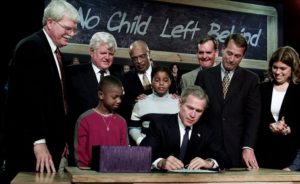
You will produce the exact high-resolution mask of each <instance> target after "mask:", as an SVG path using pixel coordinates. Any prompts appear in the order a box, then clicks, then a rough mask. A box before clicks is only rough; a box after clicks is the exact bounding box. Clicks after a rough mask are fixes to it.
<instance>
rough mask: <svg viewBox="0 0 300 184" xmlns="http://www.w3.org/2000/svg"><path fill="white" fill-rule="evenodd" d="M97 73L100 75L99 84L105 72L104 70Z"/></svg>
mask: <svg viewBox="0 0 300 184" xmlns="http://www.w3.org/2000/svg"><path fill="white" fill-rule="evenodd" d="M99 73H100V80H99V83H100V81H101V80H102V79H103V77H104V74H105V73H106V71H105V70H99Z"/></svg>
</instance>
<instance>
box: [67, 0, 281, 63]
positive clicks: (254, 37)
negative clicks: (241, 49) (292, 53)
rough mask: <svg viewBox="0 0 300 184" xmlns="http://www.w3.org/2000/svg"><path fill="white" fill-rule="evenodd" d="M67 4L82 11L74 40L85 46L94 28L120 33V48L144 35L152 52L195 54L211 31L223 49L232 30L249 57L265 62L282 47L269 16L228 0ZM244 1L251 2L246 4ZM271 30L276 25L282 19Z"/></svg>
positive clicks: (78, 0) (104, 0)
mask: <svg viewBox="0 0 300 184" xmlns="http://www.w3.org/2000/svg"><path fill="white" fill-rule="evenodd" d="M68 2H70V3H71V4H73V5H74V6H75V7H76V8H77V9H78V11H79V13H80V16H81V23H80V24H79V26H78V28H79V31H80V32H79V34H78V35H76V36H75V37H74V38H73V39H72V41H71V42H72V43H75V44H84V45H86V44H88V43H89V40H90V38H91V36H92V35H93V34H94V33H95V32H98V31H106V32H110V33H111V34H113V35H114V36H115V38H116V40H117V43H118V46H119V47H121V48H128V47H129V45H130V43H132V42H133V41H134V40H137V39H142V40H145V41H146V42H147V43H148V45H149V47H150V49H151V50H157V51H163V52H171V53H173V52H174V53H186V54H195V53H196V42H197V39H199V38H200V37H203V36H205V35H206V34H208V35H213V36H215V37H216V38H217V39H218V41H219V43H220V48H222V44H223V43H224V40H225V38H226V37H227V36H228V35H229V34H230V33H242V34H244V36H245V37H246V39H247V41H248V45H249V47H248V51H247V53H246V55H245V58H246V59H250V60H258V61H266V60H267V58H268V57H269V55H270V52H271V51H272V50H274V49H275V48H276V47H277V30H270V27H269V25H270V20H271V19H270V15H269V14H266V15H265V14H263V13H258V14H257V13H253V12H252V11H246V12H241V11H236V10H234V9H235V8H236V7H238V6H234V7H233V8H226V9H222V7H221V8H220V6H219V5H218V2H219V4H220V2H222V3H224V1H222V0H219V1H215V0H211V1H210V3H212V2H214V3H215V5H218V6H214V4H213V5H212V7H207V6H206V7H201V0H199V1H198V2H197V4H198V5H197V6H192V5H191V4H193V3H190V4H189V5H186V4H178V3H170V2H165V1H164V2H162V1H153V0H152V1H146V0H121V1H120V0H109V1H107V0H68ZM186 2H195V1H191V0H190V1H186ZM199 2H200V3H199ZM203 2H204V3H203V4H205V2H207V1H203ZM199 4H200V6H199ZM240 4H241V5H243V6H245V5H246V6H247V4H246V3H240ZM216 7H218V8H216ZM247 8H248V9H249V8H250V9H251V7H249V6H248V7H247ZM241 9H242V6H241ZM274 17H275V18H277V14H275V16H271V18H272V20H273V22H274ZM275 21H277V19H276V20H275ZM272 28H276V29H277V23H275V26H273V27H272ZM272 31H273V32H274V31H275V34H274V33H272ZM270 39H271V42H270ZM270 43H272V44H270ZM220 50H221V49H220Z"/></svg>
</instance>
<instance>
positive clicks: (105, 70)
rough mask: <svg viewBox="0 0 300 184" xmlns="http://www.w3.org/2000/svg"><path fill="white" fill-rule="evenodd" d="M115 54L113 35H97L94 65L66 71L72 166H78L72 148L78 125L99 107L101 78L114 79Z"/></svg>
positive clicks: (91, 49)
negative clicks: (112, 76) (80, 119)
mask: <svg viewBox="0 0 300 184" xmlns="http://www.w3.org/2000/svg"><path fill="white" fill-rule="evenodd" d="M116 50H117V42H116V39H115V38H114V36H113V35H112V34H110V33H107V32H97V33H95V34H94V35H93V36H92V38H91V40H90V44H89V54H90V57H91V62H89V63H84V64H78V65H71V66H69V67H67V71H66V73H67V89H68V98H69V105H68V107H69V114H68V121H69V126H68V131H69V135H68V137H69V141H68V142H69V145H70V153H71V154H70V157H69V165H73V164H75V163H74V159H73V156H74V155H73V146H72V145H73V136H74V126H75V124H76V121H77V119H78V117H79V116H80V115H81V114H82V113H84V112H85V111H87V110H89V109H91V108H94V107H96V106H97V105H98V93H97V91H98V90H97V89H98V83H99V82H100V80H101V78H102V77H104V76H107V75H111V71H110V70H109V68H110V67H111V65H112V64H113V60H114V54H115V52H116Z"/></svg>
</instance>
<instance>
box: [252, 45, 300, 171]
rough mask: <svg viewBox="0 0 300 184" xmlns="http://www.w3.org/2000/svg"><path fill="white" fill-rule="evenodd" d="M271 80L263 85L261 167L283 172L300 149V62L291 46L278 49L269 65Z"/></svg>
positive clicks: (259, 158)
mask: <svg viewBox="0 0 300 184" xmlns="http://www.w3.org/2000/svg"><path fill="white" fill-rule="evenodd" d="M268 71H269V74H270V77H271V80H270V81H269V82H265V83H262V84H261V86H260V89H261V100H262V113H261V124H260V129H259V136H258V144H257V146H258V149H257V157H258V161H259V164H260V167H264V168H273V169H283V168H285V167H288V166H289V165H290V164H291V163H292V162H293V160H294V158H295V156H296V154H297V150H298V149H299V146H300V141H299V140H300V116H299V110H298V108H297V106H299V104H300V95H299V94H300V85H299V84H298V83H299V82H300V61H299V55H298V53H297V52H296V51H295V50H294V49H293V48H292V47H289V46H285V47H281V48H279V49H277V50H276V51H275V52H274V53H273V55H272V57H271V59H270V61H269V69H268Z"/></svg>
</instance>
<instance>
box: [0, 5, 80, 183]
mask: <svg viewBox="0 0 300 184" xmlns="http://www.w3.org/2000/svg"><path fill="white" fill-rule="evenodd" d="M79 21H80V17H79V14H78V12H77V10H76V9H75V8H74V7H73V6H72V5H71V4H69V3H67V2H66V1H52V2H50V4H49V5H48V6H47V7H46V9H45V11H44V17H43V25H44V27H43V29H42V30H40V31H39V32H37V33H34V34H32V35H30V36H29V37H27V38H25V39H23V40H21V41H20V42H19V43H18V45H17V46H16V49H15V52H14V56H13V59H12V61H11V63H10V66H9V81H8V98H7V104H6V109H5V144H6V147H7V156H6V171H7V175H8V178H9V180H10V179H12V178H13V177H14V176H15V175H16V174H17V173H18V172H19V171H38V172H48V173H50V172H56V171H57V170H58V168H59V164H60V162H61V159H62V156H63V155H65V153H66V151H65V149H66V146H65V145H66V137H65V135H66V132H65V127H66V126H65V125H66V121H65V118H66V110H67V107H66V106H65V104H66V103H65V101H66V99H65V96H64V94H65V93H64V88H65V86H64V70H63V65H62V63H61V62H62V58H61V57H60V52H59V50H57V48H58V47H63V46H65V45H67V44H68V42H69V39H70V38H71V37H72V36H74V35H75V34H76V33H77V24H78V22H79Z"/></svg>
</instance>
